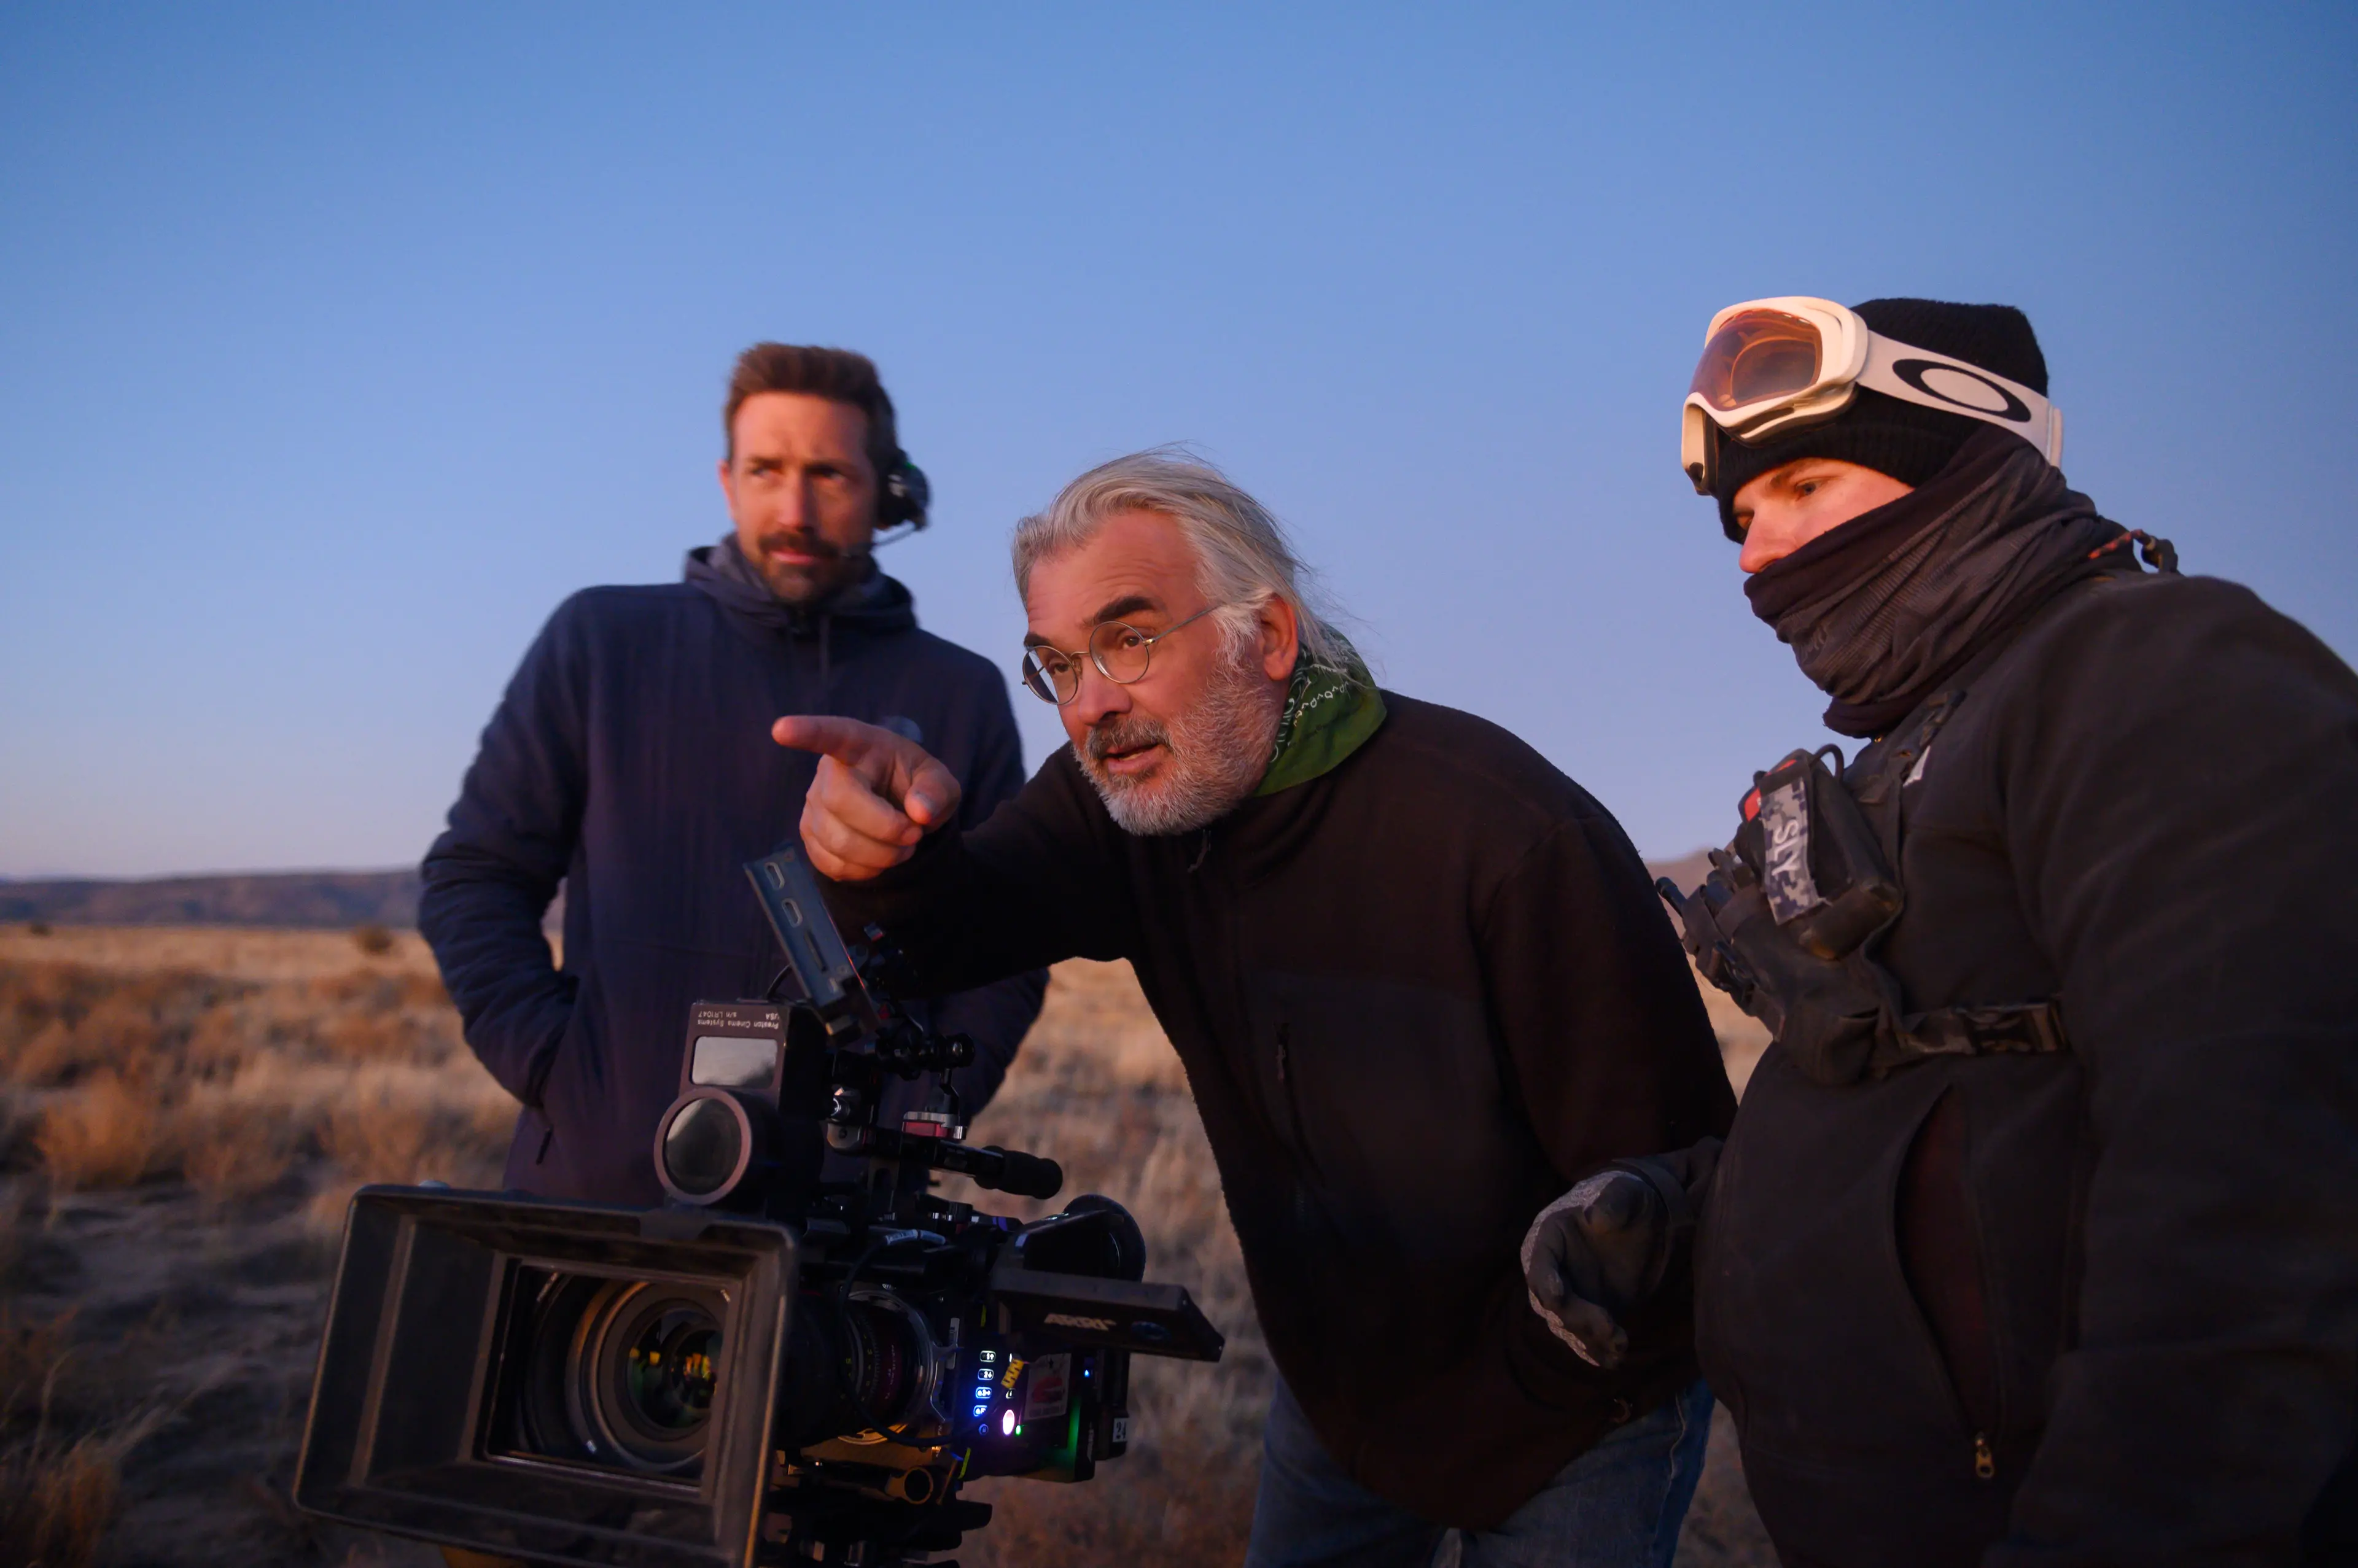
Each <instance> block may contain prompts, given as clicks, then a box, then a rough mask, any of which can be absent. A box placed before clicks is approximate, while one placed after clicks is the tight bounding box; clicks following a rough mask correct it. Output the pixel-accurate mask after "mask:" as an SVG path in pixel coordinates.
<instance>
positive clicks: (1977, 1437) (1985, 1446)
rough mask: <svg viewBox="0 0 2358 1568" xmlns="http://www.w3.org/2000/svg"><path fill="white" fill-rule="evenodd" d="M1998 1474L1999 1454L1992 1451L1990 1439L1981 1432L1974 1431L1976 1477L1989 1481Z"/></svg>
mask: <svg viewBox="0 0 2358 1568" xmlns="http://www.w3.org/2000/svg"><path fill="white" fill-rule="evenodd" d="M1996 1475H1997V1455H1996V1454H1993V1453H1991V1452H1990V1440H1989V1438H1988V1437H1987V1436H1985V1434H1983V1433H1978V1432H1977V1433H1974V1479H1976V1480H1982V1481H1987V1480H1990V1479H1991V1478H1993V1477H1994V1476H1996Z"/></svg>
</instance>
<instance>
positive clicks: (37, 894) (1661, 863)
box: [0, 850, 1711, 930]
mask: <svg viewBox="0 0 2358 1568" xmlns="http://www.w3.org/2000/svg"><path fill="white" fill-rule="evenodd" d="M1646 869H1647V870H1648V871H1650V872H1651V873H1652V874H1653V875H1655V876H1658V877H1661V876H1667V877H1669V878H1670V879H1671V881H1675V882H1677V883H1678V884H1679V886H1681V887H1682V888H1688V889H1692V888H1693V886H1694V885H1695V884H1696V883H1698V882H1700V881H1703V879H1704V873H1705V872H1707V871H1710V870H1711V864H1710V862H1709V861H1707V860H1704V857H1703V854H1702V852H1701V851H1700V850H1698V851H1696V852H1695V853H1694V854H1692V855H1682V856H1680V857H1679V858H1678V859H1677V860H1653V861H1650V862H1648V864H1647V868H1646ZM417 893H418V881H417V872H416V871H415V870H404V871H266V872H253V873H248V874H244V875H232V876H218V877H157V878H153V879H148V880H144V881H90V880H82V879H74V880H59V881H21V882H20V881H6V880H5V879H0V922H24V921H28V920H42V921H47V922H48V923H49V924H50V925H278V926H315V927H317V926H326V927H340V926H346V925H382V926H384V927H386V928H388V929H390V930H402V929H405V928H406V927H409V926H413V925H416V924H417ZM564 911H565V894H564V893H563V892H562V891H560V892H558V893H557V902H556V903H554V904H552V905H550V906H549V911H548V921H547V924H548V925H549V926H550V927H551V928H552V929H554V928H555V927H557V925H560V924H561V923H562V922H563V919H564Z"/></svg>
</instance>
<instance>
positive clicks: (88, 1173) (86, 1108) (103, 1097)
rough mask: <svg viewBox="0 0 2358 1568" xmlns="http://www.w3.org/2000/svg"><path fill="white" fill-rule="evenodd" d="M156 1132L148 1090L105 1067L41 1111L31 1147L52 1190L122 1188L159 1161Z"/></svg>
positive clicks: (158, 1128) (156, 1119)
mask: <svg viewBox="0 0 2358 1568" xmlns="http://www.w3.org/2000/svg"><path fill="white" fill-rule="evenodd" d="M161 1131H162V1117H161V1115H160V1114H159V1111H158V1108H157V1104H156V1100H155V1098H154V1095H153V1093H152V1091H149V1090H146V1089H143V1088H141V1087H137V1086H135V1085H134V1084H133V1083H131V1082H130V1081H128V1080H127V1079H125V1078H124V1076H122V1075H121V1074H119V1073H116V1072H114V1071H113V1070H112V1069H106V1070H102V1071H100V1072H98V1073H94V1074H92V1076H91V1078H90V1081H89V1082H88V1083H86V1084H84V1085H83V1086H82V1087H81V1088H80V1089H77V1090H75V1091H74V1092H73V1093H72V1094H70V1095H68V1096H64V1097H62V1098H59V1099H58V1100H57V1101H55V1102H53V1103H52V1104H51V1105H50V1106H49V1108H48V1109H47V1110H45V1111H44V1112H43V1113H42V1115H41V1125H40V1128H39V1130H38V1131H36V1132H35V1133H34V1134H33V1147H34V1148H35V1149H36V1150H38V1152H39V1153H40V1156H41V1163H42V1165H43V1166H45V1167H46V1168H47V1169H48V1171H49V1184H50V1188H51V1190H52V1191H55V1192H61V1193H64V1192H75V1191H79V1190H82V1189H86V1188H93V1187H127V1186H130V1185H132V1184H134V1183H135V1182H137V1181H139V1180H140V1178H142V1177H144V1176H145V1175H146V1174H147V1173H148V1172H149V1171H150V1170H152V1169H154V1168H155V1166H156V1165H157V1163H158V1162H159V1160H158V1156H159V1154H160V1153H161V1152H162V1150H161V1148H160V1140H159V1136H158V1135H159V1134H160V1132H161Z"/></svg>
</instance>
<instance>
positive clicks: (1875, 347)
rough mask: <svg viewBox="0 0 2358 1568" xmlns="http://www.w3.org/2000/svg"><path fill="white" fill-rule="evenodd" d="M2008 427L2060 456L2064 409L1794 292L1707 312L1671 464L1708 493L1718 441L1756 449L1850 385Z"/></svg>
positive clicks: (1824, 412)
mask: <svg viewBox="0 0 2358 1568" xmlns="http://www.w3.org/2000/svg"><path fill="white" fill-rule="evenodd" d="M1862 386H1864V387H1866V388H1868V389H1869V390H1870V391H1875V392H1880V393H1882V394H1883V395H1886V396H1887V397H1896V398H1898V399H1899V400H1900V401H1901V402H1903V403H1915V404H1920V405H1922V406H1924V407H1926V408H1938V409H1940V410H1941V411H1942V413H1945V414H1963V415H1964V416H1966V417H1967V418H1969V419H1980V420H1983V421H1985V422H1986V423H1988V424H1992V425H1996V427H1998V428H2000V429H2002V430H2011V431H2013V432H2014V433H2015V434H2016V435H2017V436H2020V437H2021V438H2023V439H2024V440H2026V441H2028V442H2029V443H2030V444H2031V445H2032V446H2034V447H2036V448H2038V449H2039V452H2040V453H2041V455H2043V456H2044V457H2045V458H2046V459H2047V460H2048V461H2049V462H2050V463H2061V461H2062V460H2063V411H2062V410H2061V409H2060V408H2058V407H2056V406H2054V405H2053V404H2051V403H2050V402H2048V401H2047V399H2046V398H2045V397H2043V396H2041V395H2039V394H2038V393H2036V392H2033V391H2031V390H2030V388H2028V387H2027V386H2025V385H2023V384H2021V383H2020V382H2017V381H2008V380H2006V377H2004V376H2002V375H1998V374H1996V373H1992V372H1990V371H1986V370H1984V369H1983V368H1982V367H1981V366H1979V365H1975V364H1968V363H1966V362H1964V361H1963V360H1957V359H1951V358H1950V357H1949V356H1948V355H1946V354H1936V353H1934V352H1932V351H1931V350H1929V349H1919V348H1915V347H1912V346H1910V345H1909V344H1907V343H1902V342H1898V341H1894V340H1893V339H1890V338H1886V337H1881V336H1878V335H1877V333H1876V332H1875V331H1874V330H1873V329H1871V328H1869V327H1868V326H1867V324H1866V322H1865V321H1864V320H1862V319H1860V317H1859V314H1858V312H1857V311H1855V310H1853V309H1851V308H1849V307H1847V306H1843V305H1837V304H1835V303H1834V302H1833V300H1831V299H1812V298H1810V297H1806V296H1801V295H1786V296H1780V297H1777V298H1774V299H1748V300H1746V301H1745V302H1744V303H1743V304H1741V305H1731V306H1729V307H1728V308H1726V309H1725V310H1723V311H1721V312H1720V313H1719V314H1718V315H1716V316H1714V317H1713V318H1712V319H1711V330H1709V331H1707V332H1705V333H1704V345H1703V358H1702V359H1701V360H1699V361H1698V362H1696V364H1695V373H1694V380H1693V382H1692V383H1691V384H1689V385H1688V388H1687V402H1686V409H1685V412H1684V414H1683V416H1682V424H1681V427H1680V432H1679V462H1680V464H1681V466H1682V467H1683V468H1684V469H1685V470H1687V477H1688V478H1689V479H1691V480H1693V481H1694V487H1695V491H1696V493H1698V494H1702V495H1709V494H1710V493H1711V492H1712V488H1713V483H1714V481H1715V480H1716V479H1717V477H1718V470H1719V443H1720V442H1721V440H1723V439H1728V440H1736V441H1742V442H1743V443H1744V444H1745V445H1746V446H1748V447H1757V446H1761V445H1764V444H1766V443H1767V441H1768V439H1769V438H1771V437H1773V436H1776V435H1778V434H1779V433H1781V432H1784V431H1787V430H1792V429H1797V428H1800V427H1803V426H1808V425H1816V424H1821V423H1823V422H1824V421H1825V420H1828V419H1831V418H1833V416H1835V415H1837V414H1840V413H1841V412H1842V411H1843V410H1844V409H1845V408H1847V407H1849V406H1850V403H1851V399H1852V398H1853V397H1855V396H1856V395H1857V393H1858V389H1859V388H1860V387H1862Z"/></svg>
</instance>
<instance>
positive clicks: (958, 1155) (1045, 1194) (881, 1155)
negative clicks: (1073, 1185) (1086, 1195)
mask: <svg viewBox="0 0 2358 1568" xmlns="http://www.w3.org/2000/svg"><path fill="white" fill-rule="evenodd" d="M827 1145H828V1147H830V1148H832V1149H835V1150H836V1151H838V1152H840V1153H845V1154H867V1155H870V1156H872V1157H874V1158H876V1159H881V1160H919V1161H923V1162H925V1164H927V1165H929V1166H931V1167H932V1168H933V1169H935V1170H936V1171H949V1172H952V1173H956V1174H957V1175H961V1176H965V1177H967V1178H968V1179H969V1180H971V1181H972V1182H973V1183H974V1184H975V1185H976V1186H979V1187H989V1188H990V1189H991V1190H992V1191H994V1192H1002V1193H1013V1194H1014V1195H1016V1196H1018V1197H1025V1198H1042V1199H1046V1198H1053V1197H1055V1195H1057V1194H1058V1193H1059V1192H1062V1191H1063V1190H1064V1186H1065V1168H1064V1167H1063V1166H1062V1165H1059V1164H1057V1163H1056V1162H1055V1161H1054V1160H1046V1159H1043V1158H1041V1157H1040V1156H1039V1155H1037V1154H1026V1153H1024V1152H1022V1150H1020V1149H1001V1148H1000V1147H999V1146H998V1145H997V1144H995V1143H994V1144H991V1145H990V1146H989V1147H988V1148H982V1149H978V1148H976V1147H975V1146H974V1145H973V1144H971V1143H956V1142H952V1141H950V1140H948V1139H946V1138H913V1137H911V1136H910V1135H909V1134H907V1133H905V1132H900V1131H896V1130H893V1129H892V1128H889V1127H860V1126H855V1125H847V1124H845V1123H843V1122H830V1123H829V1124H828V1126H827Z"/></svg>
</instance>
